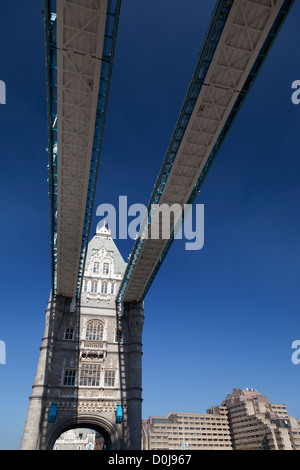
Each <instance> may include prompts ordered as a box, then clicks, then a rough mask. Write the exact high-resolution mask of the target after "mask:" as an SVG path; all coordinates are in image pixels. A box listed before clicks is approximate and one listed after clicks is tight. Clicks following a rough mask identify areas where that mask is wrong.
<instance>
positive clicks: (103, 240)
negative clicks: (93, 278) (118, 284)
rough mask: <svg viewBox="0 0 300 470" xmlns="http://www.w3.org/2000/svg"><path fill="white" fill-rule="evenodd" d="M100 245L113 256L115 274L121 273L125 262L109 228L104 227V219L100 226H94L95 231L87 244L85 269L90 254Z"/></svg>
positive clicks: (97, 249) (99, 247)
mask: <svg viewBox="0 0 300 470" xmlns="http://www.w3.org/2000/svg"><path fill="white" fill-rule="evenodd" d="M102 247H104V248H105V250H106V251H107V252H108V253H109V254H110V255H111V256H112V258H113V261H114V272H115V274H123V273H124V271H125V269H126V263H125V261H124V260H123V258H122V255H121V253H120V252H119V250H118V248H117V246H116V244H115V242H114V241H113V239H112V236H111V230H110V229H108V228H107V227H106V222H105V220H104V222H103V225H102V227H100V228H98V227H97V228H96V233H95V235H94V237H93V238H92V239H91V241H90V242H89V244H88V249H87V254H86V261H85V269H87V268H88V265H89V263H90V259H91V256H92V255H94V254H95V253H96V252H97V251H99V250H100V249H101V248H102Z"/></svg>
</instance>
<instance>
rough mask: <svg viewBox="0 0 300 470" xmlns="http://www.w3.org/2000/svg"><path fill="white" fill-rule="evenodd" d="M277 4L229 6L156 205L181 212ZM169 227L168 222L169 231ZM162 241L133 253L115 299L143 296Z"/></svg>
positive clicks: (261, 1) (245, 1) (252, 0)
mask: <svg viewBox="0 0 300 470" xmlns="http://www.w3.org/2000/svg"><path fill="white" fill-rule="evenodd" d="M282 4H283V1H281V0H278V1H276V0H235V1H234V2H233V4H232V6H231V9H230V12H229V15H228V18H227V20H226V23H225V25H224V28H223V31H222V34H221V36H220V39H219V41H218V45H217V47H216V49H215V52H214V54H213V57H212V59H211V63H210V66H209V69H208V71H207V74H206V76H205V79H204V82H203V84H202V85H201V89H200V92H199V95H198V98H197V101H196V104H195V106H194V109H193V112H192V114H191V116H190V119H189V122H188V125H187V126H186V129H185V131H184V134H183V136H182V138H181V143H180V145H179V147H178V150H177V154H176V158H175V159H174V161H173V163H172V168H171V170H170V172H169V176H168V178H167V179H166V181H165V183H164V185H163V190H162V192H161V196H160V198H159V204H163V203H166V204H169V205H172V204H175V203H176V204H180V205H181V207H182V208H183V207H184V204H186V203H187V202H188V200H189V198H190V196H191V193H192V191H193V189H194V187H195V185H196V183H197V182H198V180H199V177H200V175H201V173H202V171H203V169H204V166H205V164H206V162H207V161H208V159H209V156H210V154H211V152H212V149H213V148H214V146H215V144H216V142H217V140H218V138H219V136H220V133H221V131H222V129H223V127H224V124H225V122H226V120H227V119H228V116H229V114H230V112H231V111H232V108H233V107H234V104H235V102H236V100H237V97H238V96H239V95H240V93H241V92H242V90H243V86H244V83H245V81H246V79H247V78H248V76H249V73H250V71H251V68H252V67H253V64H254V63H255V60H256V59H257V57H258V55H259V53H260V50H261V48H262V45H263V43H264V41H265V39H266V37H267V35H268V33H269V31H270V29H271V27H272V25H273V23H274V21H275V18H276V17H277V14H278V12H279V10H280V8H281V6H282ZM204 60H205V58H204ZM157 220H158V219H157V218H156V221H157ZM151 226H152V223H151V225H150V227H149V232H151ZM173 228H174V226H173V225H172V222H171V227H170V233H172V230H173ZM167 242H168V240H166V239H163V238H161V239H159V240H153V239H151V237H149V238H148V239H146V240H144V242H143V244H142V245H141V246H140V247H139V248H138V250H136V251H133V253H132V255H131V259H130V260H129V272H127V280H126V279H125V278H124V280H123V294H122V292H121V290H120V296H119V300H120V299H121V298H122V300H123V301H137V300H140V299H141V298H142V295H143V292H144V290H145V288H146V286H147V283H148V282H149V279H150V277H151V275H153V272H154V270H155V268H156V267H157V263H158V262H159V260H160V258H161V256H162V253H163V251H164V249H165V247H166V244H167ZM125 274H126V273H125ZM126 282H127V285H126ZM124 286H125V287H124ZM121 288H122V286H121Z"/></svg>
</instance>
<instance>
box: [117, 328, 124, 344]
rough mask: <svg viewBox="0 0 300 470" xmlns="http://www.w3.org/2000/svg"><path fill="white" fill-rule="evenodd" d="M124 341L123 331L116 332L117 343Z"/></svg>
mask: <svg viewBox="0 0 300 470" xmlns="http://www.w3.org/2000/svg"><path fill="white" fill-rule="evenodd" d="M122 341H123V331H122V330H116V331H115V343H121V342H122Z"/></svg>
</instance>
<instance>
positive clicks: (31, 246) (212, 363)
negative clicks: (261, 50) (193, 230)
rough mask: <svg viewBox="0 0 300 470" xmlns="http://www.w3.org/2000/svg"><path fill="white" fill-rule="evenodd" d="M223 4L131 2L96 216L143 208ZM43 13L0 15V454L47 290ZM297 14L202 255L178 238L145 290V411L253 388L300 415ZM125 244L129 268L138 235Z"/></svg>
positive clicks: (212, 211)
mask: <svg viewBox="0 0 300 470" xmlns="http://www.w3.org/2000/svg"><path fill="white" fill-rule="evenodd" d="M214 5H215V2H214V1H212V0H210V1H206V2H199V1H196V0H164V1H163V2H162V1H160V0H151V1H150V0H144V1H143V2H141V1H140V0H126V1H124V2H123V5H122V8H121V17H120V24H119V33H118V41H117V49H116V56H115V64H114V69H113V79H112V84H111V93H110V102H109V109H108V116H107V124H106V129H105V136H104V137H105V138H104V145H103V151H102V157H101V166H100V173H99V182H98V189H97V196H96V202H95V210H96V207H97V205H99V204H101V203H111V204H117V202H118V197H119V196H120V195H127V196H128V203H129V204H132V203H136V202H138V203H143V204H147V203H148V200H149V197H150V194H151V191H152V189H153V185H154V183H155V180H156V177H157V174H158V172H159V170H160V165H161V162H162V160H163V157H164V155H165V152H166V149H167V147H168V144H169V139H170V137H171V133H172V131H173V128H174V125H175V122H176V120H177V117H178V113H179V110H180V108H181V105H182V102H183V99H184V96H185V93H186V90H187V87H188V85H189V81H190V78H191V75H192V72H193V69H194V67H195V65H196V60H197V56H198V53H199V51H200V48H201V46H202V41H203V38H204V35H205V33H206V30H207V26H208V22H209V20H210V16H211V12H212V10H213V7H214ZM42 9H43V2H42V1H37V0H32V1H31V2H21V1H20V0H16V2H14V3H11V2H2V3H1V6H0V80H4V81H5V83H6V86H7V104H6V105H0V123H1V127H0V156H1V158H0V165H1V172H0V175H1V218H2V230H1V246H2V252H1V291H2V292H1V316H0V340H2V341H5V343H6V348H7V357H6V364H5V365H0V384H1V388H0V417H1V418H0V449H17V448H18V447H19V444H20V439H21V436H22V431H23V426H24V422H25V418H26V413H27V407H28V401H29V400H28V398H29V396H30V393H31V387H32V384H33V380H34V375H35V370H36V365H37V360H38V355H39V347H40V345H41V338H42V336H43V330H44V318H45V308H46V304H47V300H48V296H49V292H50V288H51V286H50V245H49V242H50V231H49V226H50V225H49V201H48V196H47V192H48V186H47V168H46V167H47V158H48V157H47V153H46V147H47V145H48V143H47V116H46V86H45V52H44V25H43V15H42V13H41V11H42ZM299 17H300V5H299V3H297V2H296V3H295V5H294V6H293V9H292V11H291V13H290V15H289V17H288V18H287V20H286V22H285V24H284V26H283V28H282V30H281V32H280V34H279V36H278V38H277V40H276V42H275V44H274V46H273V48H272V50H271V52H270V54H269V56H268V58H267V60H266V62H265V64H264V66H263V68H262V70H261V72H260V74H259V76H258V78H257V80H256V82H255V84H254V86H253V87H252V89H251V91H250V94H249V95H248V97H247V99H246V102H245V103H244V105H243V108H242V110H241V111H240V113H239V115H238V117H237V119H236V121H235V122H234V125H233V126H232V128H231V130H230V132H229V134H228V136H227V138H226V141H225V142H224V144H223V146H222V148H221V150H220V152H219V154H218V156H217V158H216V160H215V162H214V164H213V166H212V168H211V170H210V172H209V175H208V177H207V178H206V180H205V183H204V185H203V186H202V190H201V193H200V195H199V197H198V199H197V201H196V202H197V203H199V204H200V203H201V204H204V207H205V242H204V247H203V249H202V250H200V251H197V252H195V251H186V250H185V249H184V240H181V241H180V240H176V241H175V242H174V243H173V245H172V247H171V250H170V251H169V253H168V256H167V258H166V260H165V262H164V264H163V266H162V267H161V269H160V271H159V274H158V276H157V277H156V279H155V281H154V283H153V285H152V287H151V289H150V291H149V293H148V295H147V297H146V300H145V325H144V333H143V344H144V346H143V350H144V355H143V389H144V391H143V397H144V403H143V417H144V418H147V417H148V416H151V415H164V414H166V413H168V412H169V411H180V412H205V411H206V409H207V408H208V407H210V406H211V405H216V404H219V403H220V402H221V401H222V400H223V399H224V398H225V396H226V394H227V393H229V392H230V391H231V390H232V388H234V387H242V388H243V387H254V388H256V389H258V390H259V391H260V392H261V393H263V394H266V395H267V396H268V397H269V399H270V400H271V401H272V402H274V403H285V404H286V405H287V408H288V411H289V413H290V415H292V416H295V417H296V418H298V419H300V402H299V393H298V389H299V385H300V380H299V377H300V365H298V366H297V365H294V364H293V363H292V361H291V355H292V352H293V351H292V349H291V344H292V342H293V341H294V340H296V339H299V338H300V320H299V303H300V294H299V266H300V262H299V261H300V247H299V235H300V221H299V206H300V187H299V171H300V162H299V150H298V145H299V139H298V135H299V126H300V105H299V106H296V105H294V104H292V101H291V95H292V90H291V84H292V82H293V81H294V80H299V79H300V67H299V59H300V57H299V47H298V44H299V40H300V38H299V34H300V33H299V27H298V24H299ZM98 221H99V220H97V217H96V216H95V214H94V218H93V227H92V233H93V231H94V230H95V227H96V224H97V222H98ZM117 245H118V247H119V249H120V251H121V253H122V255H123V257H124V259H125V260H126V259H127V256H128V254H129V253H130V251H131V249H132V245H133V242H132V240H120V241H117Z"/></svg>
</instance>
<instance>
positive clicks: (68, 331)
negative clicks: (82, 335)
mask: <svg viewBox="0 0 300 470" xmlns="http://www.w3.org/2000/svg"><path fill="white" fill-rule="evenodd" d="M64 339H67V340H72V339H74V329H73V328H66V329H65V333H64Z"/></svg>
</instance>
